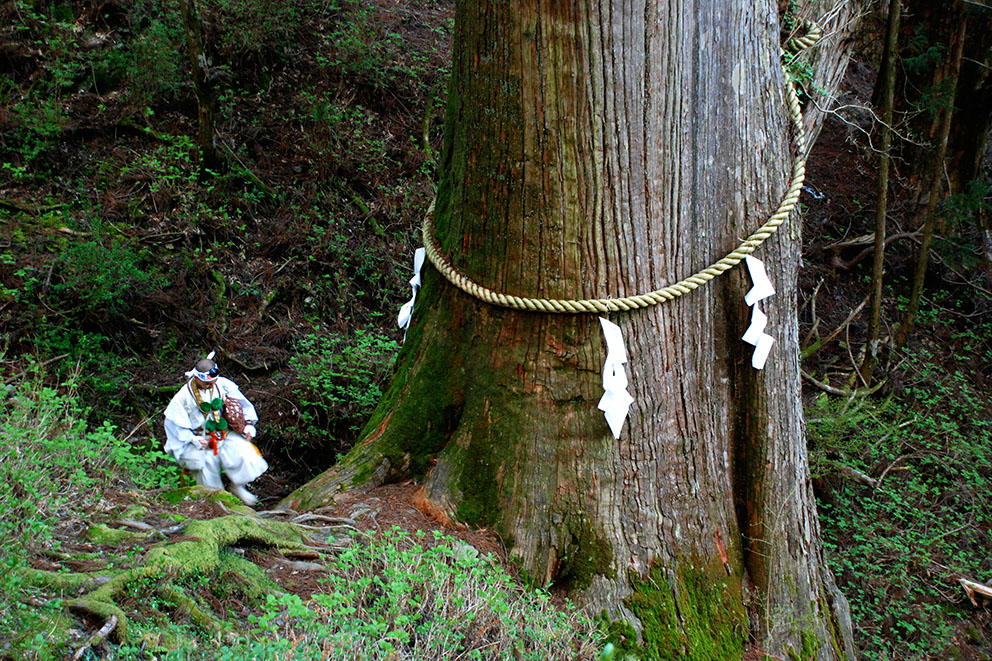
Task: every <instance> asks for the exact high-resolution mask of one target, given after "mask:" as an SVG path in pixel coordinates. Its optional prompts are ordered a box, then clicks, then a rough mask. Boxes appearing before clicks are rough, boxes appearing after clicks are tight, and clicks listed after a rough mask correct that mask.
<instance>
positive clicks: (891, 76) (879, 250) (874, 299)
mask: <svg viewBox="0 0 992 661" xmlns="http://www.w3.org/2000/svg"><path fill="white" fill-rule="evenodd" d="M901 12H902V3H901V1H900V0H890V2H889V20H888V30H887V33H886V38H885V53H886V55H885V68H884V77H885V80H884V82H883V92H882V136H881V144H880V145H879V156H878V195H877V197H876V203H875V253H874V256H873V257H874V258H873V260H872V269H871V302H870V305H869V307H870V310H871V312H870V314H869V317H868V338H867V347H866V351H865V359H864V362H863V363H862V364H861V378H862V379H863V381H864V385H865V387H866V388H867V387H870V386H871V381H872V378H873V377H874V374H875V364H876V362H877V361H878V336H879V325H880V321H881V318H882V274H883V269H884V267H885V213H886V211H887V207H888V194H889V158H890V155H889V148H890V147H891V146H892V131H891V129H890V128H889V127H891V126H892V104H893V98H894V96H895V81H896V59H897V58H898V55H899V50H898V43H899V17H900V13H901Z"/></svg>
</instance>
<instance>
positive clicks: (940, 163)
mask: <svg viewBox="0 0 992 661" xmlns="http://www.w3.org/2000/svg"><path fill="white" fill-rule="evenodd" d="M967 24H968V15H967V14H966V13H964V12H962V14H961V18H960V22H959V25H958V29H957V30H956V31H955V32H956V34H957V35H958V41H957V42H955V44H954V51H953V53H952V55H951V61H950V67H949V68H950V70H949V73H948V77H949V78H951V79H952V80H956V79H957V77H958V73H959V72H960V71H961V54H962V52H963V49H964V40H965V32H966V29H967ZM953 114H954V98H953V97H952V98H951V99H950V100H949V101H948V104H947V107H946V108H945V109H944V113H943V117H942V119H941V123H940V134H939V136H938V138H937V155H936V160H935V162H934V170H933V177H932V179H931V181H930V193H929V197H928V198H927V208H926V212H925V215H924V221H923V236H922V237H921V238H920V256H919V259H918V260H917V262H916V272H915V274H914V275H913V288H912V291H911V292H910V295H909V306H908V309H907V310H906V319H905V320H904V321H903V323H902V325H901V326H900V327H899V330H898V331H897V333H896V345H897V346H900V347H901V346H905V344H906V341H907V340H908V339H909V335H910V334H911V333H912V332H913V326H914V325H915V323H916V315H917V313H918V312H919V310H920V297H921V296H922V295H923V285H924V283H925V281H926V275H927V264H928V262H929V261H930V243H931V242H932V241H933V234H934V229H935V228H936V225H937V202H938V201H939V198H940V192H941V189H942V188H943V183H944V156H945V154H946V153H947V138H948V136H949V135H950V132H951V117H952V116H953Z"/></svg>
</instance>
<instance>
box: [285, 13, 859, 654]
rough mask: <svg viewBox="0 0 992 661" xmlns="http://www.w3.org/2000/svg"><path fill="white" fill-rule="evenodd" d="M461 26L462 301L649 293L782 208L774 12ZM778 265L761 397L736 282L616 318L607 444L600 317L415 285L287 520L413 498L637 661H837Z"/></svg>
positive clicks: (785, 153)
mask: <svg viewBox="0 0 992 661" xmlns="http://www.w3.org/2000/svg"><path fill="white" fill-rule="evenodd" d="M455 24H456V30H455V43H454V49H453V51H454V58H455V61H454V67H453V80H452V84H451V91H450V94H449V100H448V109H447V119H446V131H445V148H444V156H443V164H442V171H441V181H440V184H439V189H438V196H437V204H436V210H435V222H436V225H437V238H438V240H439V242H440V245H441V246H442V250H443V252H444V253H445V254H446V255H448V256H449V258H450V259H451V260H452V261H453V263H454V264H455V265H456V266H457V267H458V269H459V270H461V271H462V272H463V273H464V274H466V275H468V276H469V277H470V278H472V279H473V280H475V281H476V282H478V283H481V284H483V285H485V286H487V287H490V288H492V289H495V290H498V291H503V292H507V293H512V294H517V295H522V296H532V297H572V298H580V297H581V298H586V297H588V298H592V297H606V296H614V297H616V296H626V295H630V294H635V293H641V292H646V291H650V290H653V289H657V288H659V287H661V286H664V285H666V284H671V283H673V282H675V281H677V280H679V279H681V278H683V277H685V276H687V275H690V274H692V273H694V272H696V271H697V270H699V269H700V268H701V267H704V266H706V265H708V264H709V263H711V262H713V261H714V260H716V259H718V258H720V257H722V256H723V255H724V254H725V253H727V252H728V251H729V250H731V249H732V248H733V247H735V246H736V244H737V243H738V242H739V241H740V238H741V237H744V236H747V235H748V234H749V233H750V232H752V231H753V230H755V229H756V228H757V227H758V226H760V225H761V224H762V223H763V222H764V220H765V219H766V218H767V215H768V214H770V213H771V212H772V211H773V210H774V209H775V207H776V206H777V204H778V202H779V200H780V199H781V197H782V195H783V193H784V191H785V189H786V187H787V184H788V181H789V176H790V165H791V160H792V154H793V151H792V149H791V146H790V138H789V137H790V127H789V123H788V120H787V115H786V103H785V100H784V92H783V75H782V70H781V65H780V63H779V45H778V39H779V25H778V20H777V16H776V11H775V3H774V2H772V1H771V0H764V1H759V2H744V1H743V0H733V1H729V0H702V1H698V2H692V1H689V0H683V1H681V2H672V3H658V2H654V1H648V2H647V3H645V2H644V0H635V1H634V2H631V3H626V4H624V5H622V6H620V5H614V4H612V3H610V2H606V1H605V0H589V1H577V2H534V1H525V0H518V1H515V2H508V1H480V0H464V1H460V2H457V7H456V22H455ZM799 251H800V238H799V224H798V218H797V217H793V218H792V219H791V220H790V221H789V222H788V223H787V224H786V225H785V226H783V228H782V229H781V230H779V232H778V234H776V235H775V236H774V237H773V238H772V239H770V240H769V241H767V242H766V243H765V244H764V245H762V246H761V248H760V249H759V250H758V253H757V255H758V256H759V257H760V258H762V259H763V260H765V263H766V265H767V267H768V270H769V274H770V276H771V278H772V280H773V282H774V284H775V287H776V289H777V291H778V293H777V294H776V295H775V296H773V297H772V298H771V299H768V300H766V301H765V302H764V304H763V307H764V309H766V311H767V313H768V316H769V319H770V326H769V328H768V332H770V333H771V334H773V335H774V336H775V338H776V344H775V346H774V348H773V351H772V357H771V359H770V361H769V364H768V366H767V367H766V369H765V370H764V371H760V372H759V371H755V370H753V369H752V368H751V366H750V356H751V347H750V346H749V345H746V344H743V343H742V342H741V341H740V339H739V338H740V335H741V334H742V333H743V331H744V330H745V328H746V327H747V324H748V321H749V316H750V311H749V309H748V308H747V307H746V306H745V304H744V302H743V295H744V293H745V292H746V291H747V289H748V288H749V286H750V283H749V281H748V280H747V277H746V276H745V275H742V268H738V269H734V270H732V271H730V272H729V273H728V274H726V275H724V276H722V277H720V278H717V279H716V280H714V281H712V282H711V283H709V284H707V285H705V286H703V287H701V288H700V289H698V290H697V291H695V292H693V293H691V294H690V295H688V296H685V297H682V298H680V299H677V300H675V301H673V302H670V303H667V304H663V305H660V306H656V307H652V308H648V309H643V310H639V311H635V312H627V313H616V314H611V315H610V319H611V320H612V321H614V322H615V323H617V324H619V325H620V326H621V327H622V329H623V333H624V338H625V341H626V345H627V350H628V353H629V355H630V364H629V366H628V374H629V377H630V382H631V386H630V392H631V394H632V395H633V396H634V398H635V400H636V401H635V403H634V405H633V407H632V409H631V415H630V418H629V419H628V421H627V423H626V425H625V427H624V429H623V433H622V435H621V438H620V440H619V441H618V440H614V438H613V437H612V435H611V433H610V430H609V428H608V427H607V424H606V422H605V420H604V418H603V415H602V413H601V412H600V411H598V410H597V408H596V405H597V402H598V400H599V398H600V396H601V395H602V387H601V370H602V367H603V361H604V358H605V346H604V342H603V338H602V334H601V331H600V325H599V321H598V320H597V317H596V315H591V314H590V315H572V316H556V315H550V314H540V313H528V312H519V311H514V310H507V309H502V308H498V307H494V306H491V305H488V304H485V303H483V302H480V301H478V300H476V299H474V298H472V297H470V296H468V295H466V294H464V293H462V292H461V291H459V290H457V289H455V288H454V287H452V286H451V285H449V284H448V283H447V281H445V280H443V279H442V278H441V276H439V275H438V273H437V271H435V270H434V269H433V268H431V267H430V266H429V265H428V266H427V267H425V272H424V276H423V278H424V285H423V289H422V291H421V294H420V296H419V298H418V300H417V305H416V308H415V311H414V316H413V323H412V326H411V328H410V331H409V335H408V336H407V339H406V343H405V345H404V347H403V349H402V351H401V353H400V356H399V359H398V363H397V371H396V374H395V376H394V379H393V382H392V384H391V386H390V388H389V390H388V391H387V393H386V395H385V396H384V398H383V400H382V402H381V403H380V405H379V407H378V409H377V410H376V413H375V414H374V415H373V418H372V420H371V421H370V423H369V425H368V426H367V427H366V429H365V431H364V432H363V440H362V441H361V442H360V443H359V445H358V446H356V447H355V449H354V450H352V452H351V453H349V455H348V456H347V457H345V458H344V460H343V461H342V462H340V463H339V464H338V465H337V466H336V467H335V468H333V469H332V470H330V471H328V472H327V473H325V474H323V475H322V476H320V477H318V478H317V479H316V480H314V481H313V482H311V483H310V484H308V485H306V486H304V487H303V488H301V489H300V490H298V491H297V492H296V493H294V494H293V495H292V496H290V498H289V499H287V503H286V504H288V505H292V506H294V507H307V506H315V505H317V504H320V503H324V502H327V501H329V500H330V499H331V497H332V496H333V494H334V493H336V492H337V491H338V490H340V489H343V488H347V487H354V486H356V485H369V484H377V483H381V482H384V481H387V480H390V479H397V478H399V477H403V476H408V475H414V476H418V475H419V476H423V480H424V504H425V506H426V507H428V508H432V509H433V510H434V511H435V513H437V514H438V515H439V516H447V517H450V518H452V519H456V520H458V521H461V522H464V523H468V524H471V525H475V526H487V527H491V528H493V529H495V530H496V531H498V532H499V533H500V535H501V536H502V537H503V539H504V540H505V542H506V544H507V546H508V548H509V550H510V554H511V556H512V558H513V559H514V560H515V561H516V562H518V563H519V566H520V568H521V570H522V571H523V573H524V574H525V575H526V576H529V577H530V578H532V579H533V580H534V581H536V582H537V583H540V584H547V583H554V584H556V585H559V586H564V587H566V588H567V589H568V590H569V594H570V595H571V596H572V597H573V598H575V599H578V600H579V601H580V602H582V603H584V604H587V605H589V606H590V607H591V608H592V609H594V611H595V612H597V613H598V612H600V611H601V610H605V611H606V612H607V613H608V615H609V616H610V617H611V618H612V619H624V620H627V621H629V622H630V623H632V624H633V625H634V628H635V629H636V630H637V631H638V633H639V634H640V635H641V636H642V638H641V640H642V642H643V645H644V647H645V650H646V652H647V656H648V658H673V657H675V656H681V655H685V656H687V657H688V658H696V659H716V658H720V659H722V658H728V659H729V658H735V657H736V658H740V654H742V653H743V650H744V647H745V646H746V645H747V640H746V638H747V635H748V631H749V630H750V632H751V634H752V636H754V638H755V640H756V641H757V643H758V644H759V645H761V646H762V647H763V649H764V650H765V651H766V652H768V653H771V654H776V655H779V656H785V655H786V654H788V651H789V649H790V648H791V649H792V650H794V651H795V652H796V653H798V654H800V655H803V658H819V659H831V658H837V657H839V656H842V655H843V649H844V648H843V643H842V642H841V638H842V636H841V635H839V634H837V633H836V631H837V630H836V629H835V628H834V622H835V620H834V619H833V618H832V616H831V601H832V599H833V597H832V596H831V594H833V593H831V592H830V591H829V590H828V589H827V588H826V587H825V581H827V582H829V572H828V571H827V570H826V567H825V566H824V562H823V558H822V555H821V549H820V534H819V527H818V522H817V517H816V509H815V503H814V500H813V494H812V489H811V487H810V480H809V474H808V466H807V458H806V447H805V443H804V433H803V419H802V411H801V405H800V382H799V355H798V338H797V320H796V307H795V293H796V271H797V269H798V267H799V259H800V252H799ZM721 546H723V547H725V551H726V554H727V557H728V560H729V563H728V564H727V566H726V567H727V569H725V565H724V562H723V560H722V558H721V550H720V549H721ZM728 569H729V575H728ZM836 599H837V601H838V602H842V601H843V598H842V597H839V595H837V597H836ZM841 628H843V627H841Z"/></svg>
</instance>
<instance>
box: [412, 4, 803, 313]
mask: <svg viewBox="0 0 992 661" xmlns="http://www.w3.org/2000/svg"><path fill="white" fill-rule="evenodd" d="M804 27H805V31H806V34H805V35H803V36H801V37H795V38H792V39H789V41H787V42H786V43H785V45H784V46H783V48H782V57H783V62H782V68H783V71H784V72H785V91H786V101H787V103H788V105H789V117H790V119H791V120H792V124H793V127H794V129H795V133H796V135H795V143H796V156H795V159H794V161H793V163H792V182H791V183H790V184H789V189H788V190H787V191H786V193H785V197H784V198H783V199H782V202H781V203H780V204H779V206H778V210H777V211H775V213H773V214H772V215H771V217H770V218H769V219H768V220H767V221H766V222H765V224H764V225H762V226H761V227H759V228H758V230H757V231H755V232H754V233H753V234H751V236H749V237H747V238H746V239H744V241H742V242H741V244H740V245H738V246H737V248H735V249H734V250H733V251H732V252H730V253H729V254H727V255H726V256H725V257H723V259H721V260H719V261H717V262H715V263H713V264H711V265H710V266H707V267H706V268H705V269H703V270H701V271H699V272H698V273H695V274H693V275H691V276H689V277H688V278H686V279H684V280H680V281H679V282H676V283H675V284H673V285H668V286H667V287H662V288H661V289H657V290H655V291H652V292H648V293H646V294H638V295H634V296H625V297H623V298H592V299H577V300H573V299H558V298H526V297H521V296H513V295H511V294H503V293H500V292H496V291H493V290H492V289H488V288H486V287H483V286H482V285H480V284H478V283H476V282H473V281H472V280H471V279H469V278H468V277H466V276H465V275H463V274H462V273H460V272H459V271H458V270H457V269H456V268H455V267H454V266H452V265H451V264H450V263H449V262H448V260H447V259H446V258H445V257H444V255H442V254H441V249H440V247H439V246H438V245H437V242H436V240H435V239H434V202H431V206H430V208H429V209H428V210H427V214H426V216H425V217H424V223H423V227H422V230H423V237H424V248H425V250H426V252H427V258H428V259H429V260H430V261H431V263H432V264H433V265H434V266H435V267H436V268H437V270H438V271H440V273H441V274H442V275H443V276H444V277H445V278H447V279H448V281H449V282H450V283H451V284H453V285H455V286H456V287H458V288H459V289H461V290H462V291H464V292H465V293H467V294H471V295H472V296H475V297H476V298H478V299H481V300H483V301H485V302H486V303H490V304H492V305H499V306H502V307H507V308H513V309H517V310H531V311H540V312H550V313H556V314H579V313H583V312H599V313H605V312H615V311H618V310H635V309H637V308H645V307H649V306H652V305H658V304H659V303H664V302H665V301H670V300H672V299H674V298H677V297H679V296H682V295H683V294H688V293H689V292H691V291H692V290H694V289H696V288H697V287H699V286H700V285H702V284H705V283H707V282H709V281H710V280H712V279H713V278H715V277H717V276H718V275H720V274H721V273H723V272H724V271H728V270H730V269H732V268H733V267H734V266H737V264H739V263H740V262H741V260H743V259H744V258H745V257H746V256H747V255H750V254H751V253H753V252H754V250H755V249H756V248H757V247H758V246H759V245H761V243H762V242H763V241H764V240H765V239H767V238H768V237H770V236H771V235H772V234H774V233H775V230H777V229H778V228H779V225H781V224H782V223H784V222H785V221H786V219H787V218H788V217H789V215H790V214H791V213H792V210H793V209H795V207H796V204H797V203H798V201H799V194H800V192H801V191H802V187H803V180H804V179H805V177H806V155H805V154H806V132H805V130H804V128H803V115H802V110H801V108H800V106H799V96H798V94H797V93H796V88H795V85H793V83H792V79H791V78H790V77H789V72H788V71H787V70H786V69H785V67H786V63H785V57H786V56H787V55H789V54H791V56H792V57H795V55H797V54H798V53H800V52H802V51H803V50H806V49H807V48H809V47H810V46H812V45H813V44H814V43H816V41H817V40H818V39H819V38H820V36H821V32H820V29H819V28H818V27H817V26H816V24H815V23H812V22H807V23H806V24H805V26H804Z"/></svg>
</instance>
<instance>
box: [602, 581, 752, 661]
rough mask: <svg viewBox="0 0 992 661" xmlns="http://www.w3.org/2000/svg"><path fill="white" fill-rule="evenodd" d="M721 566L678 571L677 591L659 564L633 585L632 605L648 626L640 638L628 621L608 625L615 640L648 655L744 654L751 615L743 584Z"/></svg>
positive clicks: (704, 658)
mask: <svg viewBox="0 0 992 661" xmlns="http://www.w3.org/2000/svg"><path fill="white" fill-rule="evenodd" d="M723 571H724V570H723V567H722V566H713V567H708V568H707V569H705V570H699V569H696V568H693V567H688V568H685V569H683V570H681V571H679V572H678V574H677V577H676V581H675V588H674V589H672V588H671V587H670V585H669V581H668V579H667V578H666V576H665V572H664V571H663V570H662V569H661V568H658V567H655V568H652V570H651V573H650V574H649V575H648V577H647V578H646V579H644V580H643V581H640V582H637V583H635V584H634V586H633V587H634V594H633V595H632V596H631V597H630V598H629V599H628V601H627V605H628V606H629V607H630V609H631V610H632V611H633V612H634V614H635V615H637V617H638V618H639V619H640V621H641V624H642V625H643V627H644V630H643V634H642V637H641V641H640V642H638V641H637V639H636V637H634V636H633V629H632V628H631V627H630V625H629V624H627V623H617V622H612V623H610V624H609V625H608V626H607V630H608V633H609V637H610V641H611V642H613V643H614V644H615V645H617V647H618V648H619V650H620V652H621V658H622V656H623V655H624V654H634V655H636V656H638V657H641V658H645V659H690V660H698V661H712V659H739V658H741V657H742V656H743V654H744V649H745V645H746V642H747V641H746V635H747V615H746V613H745V611H744V606H743V604H742V601H741V593H740V585H739V583H738V582H737V581H735V580H734V577H732V576H726V575H724V574H723Z"/></svg>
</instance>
